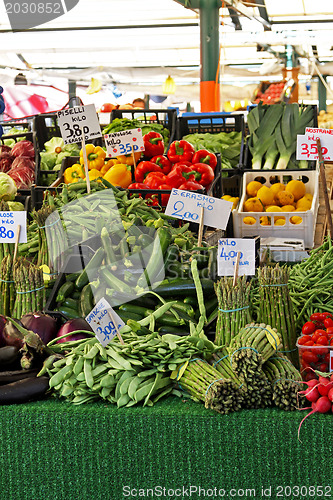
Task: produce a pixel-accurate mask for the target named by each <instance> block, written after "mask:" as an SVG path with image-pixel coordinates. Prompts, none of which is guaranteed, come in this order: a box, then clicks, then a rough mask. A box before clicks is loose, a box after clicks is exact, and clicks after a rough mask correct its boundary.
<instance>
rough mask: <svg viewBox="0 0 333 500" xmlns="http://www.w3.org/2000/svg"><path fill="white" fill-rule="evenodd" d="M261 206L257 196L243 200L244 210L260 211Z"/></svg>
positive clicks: (261, 209)
mask: <svg viewBox="0 0 333 500" xmlns="http://www.w3.org/2000/svg"><path fill="white" fill-rule="evenodd" d="M262 211H263V207H262V204H261V203H260V201H259V200H258V198H248V199H247V200H246V201H244V212H262Z"/></svg>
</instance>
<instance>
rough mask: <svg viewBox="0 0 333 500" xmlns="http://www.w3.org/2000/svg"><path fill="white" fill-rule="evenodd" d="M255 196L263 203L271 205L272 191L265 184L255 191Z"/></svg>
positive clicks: (272, 199)
mask: <svg viewBox="0 0 333 500" xmlns="http://www.w3.org/2000/svg"><path fill="white" fill-rule="evenodd" d="M257 198H258V199H259V200H260V201H261V203H262V204H263V205H265V207H266V206H268V205H272V203H273V201H274V193H273V191H271V190H270V188H269V187H267V186H262V187H261V188H260V189H259V190H258V192H257Z"/></svg>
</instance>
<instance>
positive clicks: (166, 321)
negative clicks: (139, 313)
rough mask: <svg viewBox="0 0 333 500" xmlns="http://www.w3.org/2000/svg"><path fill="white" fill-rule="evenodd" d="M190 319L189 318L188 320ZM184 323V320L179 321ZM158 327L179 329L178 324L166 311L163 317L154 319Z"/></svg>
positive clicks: (170, 313)
mask: <svg viewBox="0 0 333 500" xmlns="http://www.w3.org/2000/svg"><path fill="white" fill-rule="evenodd" d="M190 319H191V318H190ZM181 321H182V322H183V323H184V320H181ZM156 323H157V324H158V325H164V326H175V327H178V328H179V325H180V322H179V319H177V318H176V316H175V315H174V314H172V312H171V311H166V312H165V313H164V314H163V316H161V317H160V318H157V319H156Z"/></svg>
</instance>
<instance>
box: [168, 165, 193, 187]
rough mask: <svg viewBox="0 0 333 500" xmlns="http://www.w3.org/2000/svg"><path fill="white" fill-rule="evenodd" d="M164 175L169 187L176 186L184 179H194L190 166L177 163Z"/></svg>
mask: <svg viewBox="0 0 333 500" xmlns="http://www.w3.org/2000/svg"><path fill="white" fill-rule="evenodd" d="M166 177H167V178H166V182H167V184H170V186H171V187H174V188H178V187H179V186H180V185H181V184H183V182H185V181H186V180H191V181H195V172H194V171H193V170H192V169H191V167H187V166H186V165H179V166H178V167H175V168H173V169H172V170H171V172H170V173H169V174H168V175H167V176H166Z"/></svg>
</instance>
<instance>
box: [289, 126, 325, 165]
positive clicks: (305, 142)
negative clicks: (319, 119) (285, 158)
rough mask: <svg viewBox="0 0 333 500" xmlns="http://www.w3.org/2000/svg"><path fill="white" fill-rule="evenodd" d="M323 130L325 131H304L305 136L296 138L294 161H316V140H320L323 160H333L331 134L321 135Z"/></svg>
mask: <svg viewBox="0 0 333 500" xmlns="http://www.w3.org/2000/svg"><path fill="white" fill-rule="evenodd" d="M323 130H326V129H306V130H305V135H298V136H297V149H296V160H318V158H319V156H318V148H317V139H320V144H321V152H322V155H323V160H324V161H332V160H333V134H330V133H322V131H323ZM308 131H311V132H308ZM312 131H317V132H312ZM327 131H328V132H333V130H329V129H327Z"/></svg>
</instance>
